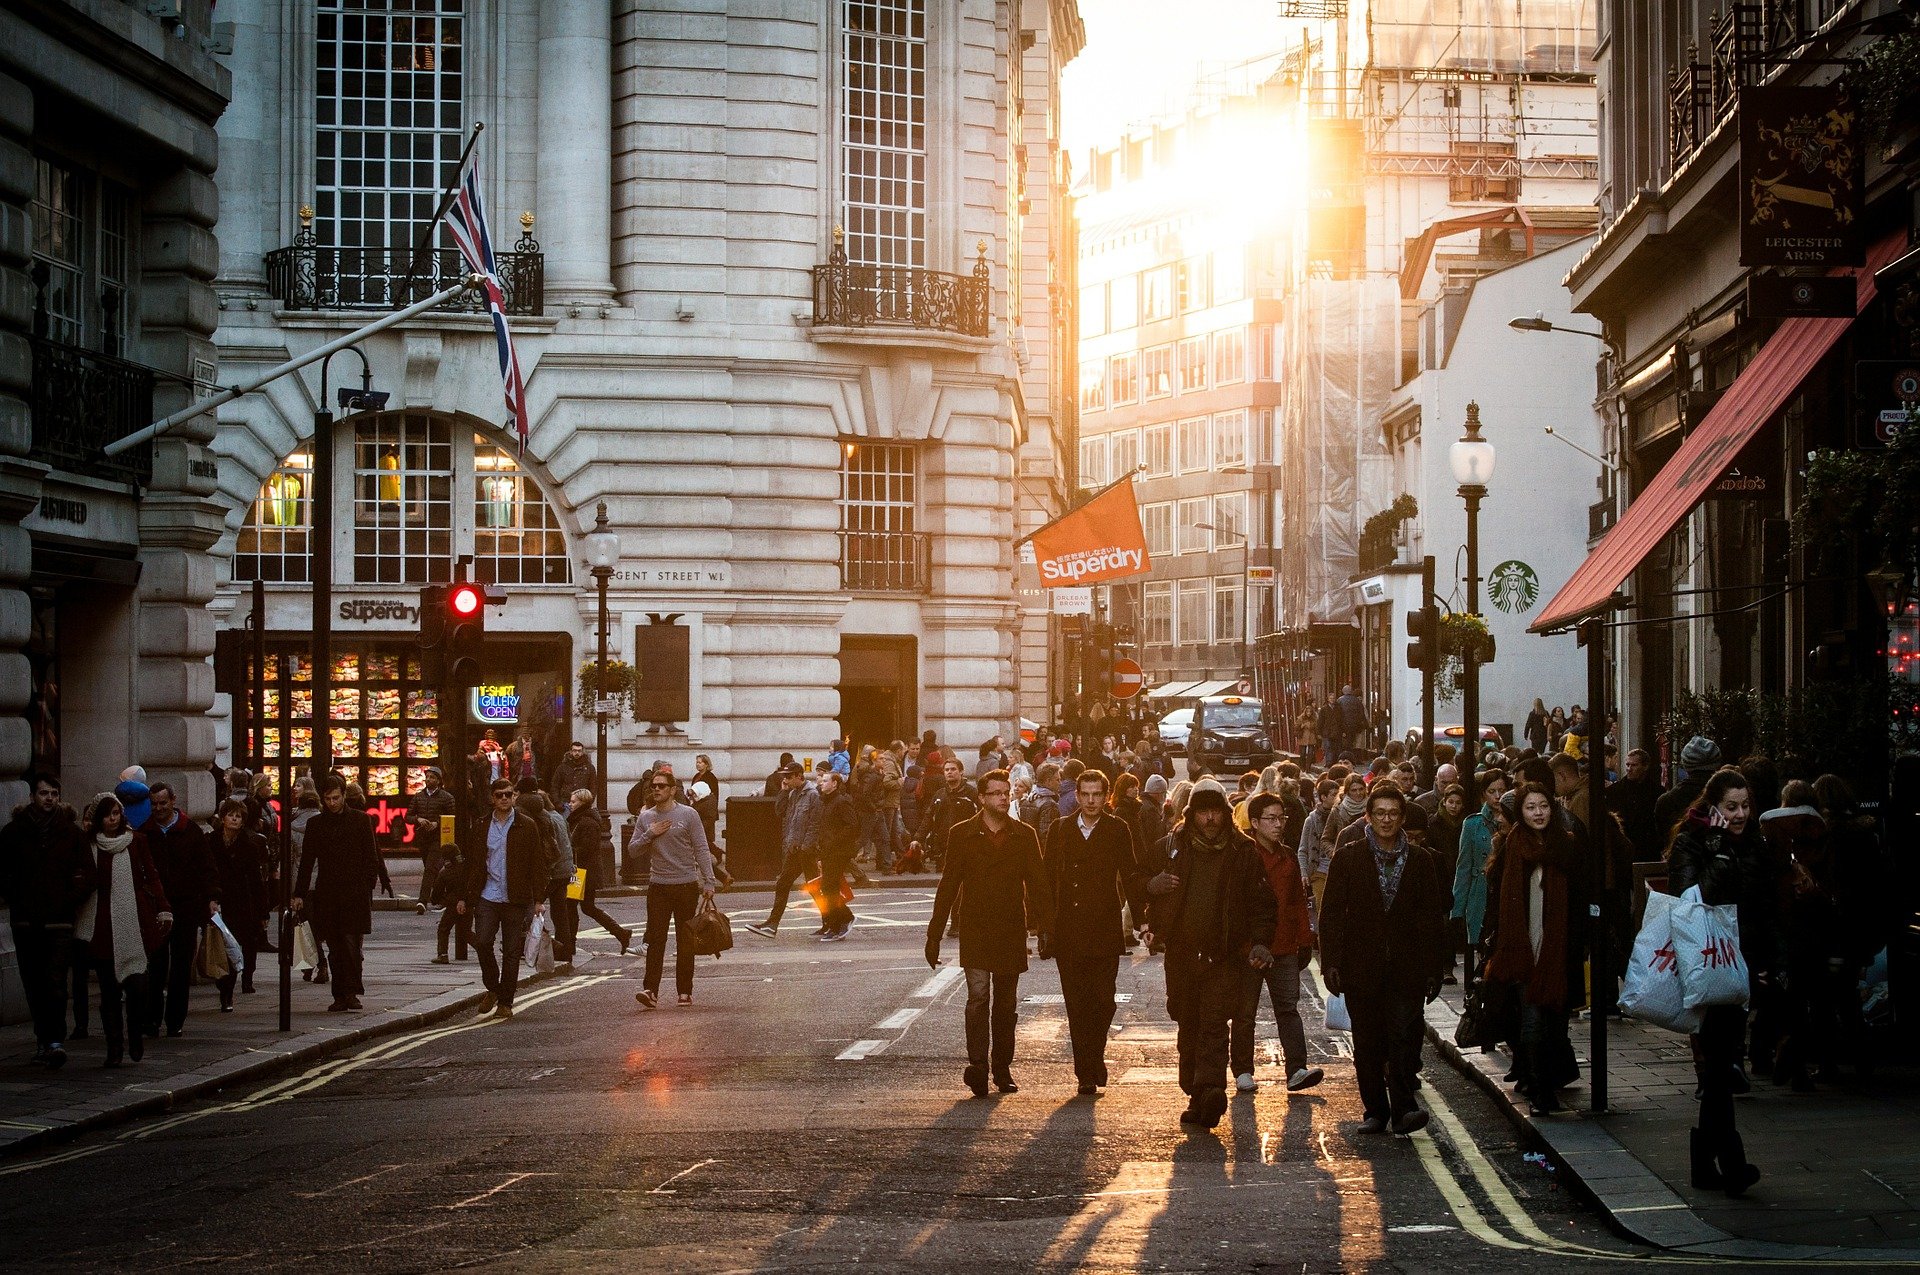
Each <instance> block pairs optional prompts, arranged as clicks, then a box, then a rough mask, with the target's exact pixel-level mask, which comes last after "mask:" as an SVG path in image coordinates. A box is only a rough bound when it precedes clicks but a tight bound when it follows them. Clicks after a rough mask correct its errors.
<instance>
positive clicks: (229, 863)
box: [207, 797, 267, 1014]
mask: <svg viewBox="0 0 1920 1275" xmlns="http://www.w3.org/2000/svg"><path fill="white" fill-rule="evenodd" d="M250 819H251V812H250V811H249V810H248V807H247V803H246V802H245V801H243V800H241V799H240V798H238V797H229V798H227V799H226V800H225V801H223V802H221V803H220V810H219V813H218V814H217V815H216V816H215V818H214V826H213V864H214V868H215V870H216V871H217V873H218V874H219V877H220V905H219V906H220V917H221V919H222V920H224V921H225V922H226V929H227V931H229V932H230V933H232V935H233V936H234V938H236V939H238V940H239V941H240V961H239V963H238V964H239V967H240V968H238V969H229V970H228V971H227V972H226V973H225V974H224V975H222V976H221V977H220V978H219V979H217V980H215V982H214V986H215V987H216V988H218V989H219V991H220V1012H221V1013H223V1014H231V1013H232V1012H233V985H234V982H235V977H236V975H237V976H238V981H239V983H240V990H241V991H242V992H252V991H253V971H254V967H255V964H256V962H257V961H258V959H259V956H260V936H261V935H262V934H263V933H265V931H266V923H267V896H266V887H265V885H264V884H263V882H264V880H265V877H266V867H267V841H266V838H265V837H263V836H261V835H260V834H259V833H257V832H254V831H252V830H251V829H250V828H249V826H248V825H249V822H250ZM207 928H208V930H209V931H213V930H214V929H215V928H216V927H213V926H208V927H207Z"/></svg>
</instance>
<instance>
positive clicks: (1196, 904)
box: [1147, 786, 1280, 1129]
mask: <svg viewBox="0 0 1920 1275" xmlns="http://www.w3.org/2000/svg"><path fill="white" fill-rule="evenodd" d="M1167 841H1168V849H1169V851H1170V854H1169V856H1168V859H1167V866H1166V868H1165V869H1164V870H1163V871H1161V872H1159V873H1157V874H1156V875H1155V876H1154V877H1153V879H1152V880H1151V881H1149V882H1147V893H1148V894H1150V895H1152V896H1153V899H1152V903H1151V905H1150V906H1151V909H1152V912H1151V915H1152V917H1153V934H1154V936H1155V937H1157V938H1159V939H1161V940H1162V941H1164V942H1165V943H1166V946H1167V956H1166V968H1167V1013H1168V1014H1170V1015H1171V1016H1172V1017H1173V1021H1174V1022H1175V1023H1177V1024H1179V1028H1180V1030H1179V1035H1178V1037H1177V1040H1176V1044H1177V1047H1178V1048H1179V1051H1180V1088H1181V1090H1182V1091H1184V1092H1185V1093H1186V1095H1187V1109H1186V1110H1185V1111H1183V1112H1181V1113H1180V1123H1182V1124H1192V1125H1199V1126H1201V1127H1202V1128H1206V1129H1211V1128H1213V1127H1214V1126H1215V1125H1217V1124H1219V1123H1220V1117H1221V1116H1222V1115H1224V1114H1226V1110H1227V1064H1228V1061H1229V1058H1228V1053H1229V1046H1230V1044H1231V1040H1230V1034H1229V1029H1228V1023H1229V1022H1230V1021H1231V1020H1232V1018H1233V1014H1234V1010H1235V1008H1236V1007H1237V1006H1238V1004H1239V1000H1240V986H1241V983H1242V982H1243V979H1242V977H1241V971H1242V970H1244V969H1248V968H1252V969H1257V970H1263V969H1265V968H1267V966H1269V965H1271V964H1273V953H1272V952H1271V951H1269V950H1268V949H1267V946H1266V944H1267V942H1268V940H1270V939H1271V938H1272V937H1273V932H1274V927H1275V926H1276V925H1278V924H1279V918H1280V905H1279V903H1278V902H1277V901H1276V900H1275V899H1274V896H1273V888H1272V887H1271V886H1270V885H1268V883H1267V872H1266V867H1265V865H1264V864H1263V863H1262V862H1261V860H1260V852H1259V850H1258V849H1256V848H1255V846H1254V844H1253V842H1252V840H1250V839H1249V838H1247V837H1245V836H1243V835H1241V833H1240V831H1239V830H1238V829H1237V828H1235V827H1234V826H1233V818H1232V810H1231V807H1229V806H1228V804H1227V795H1226V793H1224V792H1222V791H1221V790H1220V789H1219V788H1218V787H1212V786H1210V787H1206V788H1201V789H1199V790H1197V791H1196V792H1195V793H1194V794H1193V797H1192V799H1191V800H1190V801H1188V803H1187V813H1186V818H1185V819H1183V820H1182V821H1181V823H1180V826H1179V827H1178V828H1176V829H1175V830H1174V832H1173V835H1171V836H1170V837H1168V838H1167Z"/></svg>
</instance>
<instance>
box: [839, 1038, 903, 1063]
mask: <svg viewBox="0 0 1920 1275" xmlns="http://www.w3.org/2000/svg"><path fill="white" fill-rule="evenodd" d="M892 1043H893V1042H892V1041H889V1040H856V1041H854V1042H853V1043H852V1044H851V1045H848V1046H847V1047H846V1048H845V1049H843V1050H841V1051H840V1052H839V1053H837V1054H835V1055H834V1061H835V1062H859V1061H860V1060H861V1059H862V1058H871V1057H873V1056H874V1055H875V1054H877V1053H879V1052H881V1051H882V1050H884V1049H885V1048H886V1047H887V1046H888V1045H890V1044H892Z"/></svg>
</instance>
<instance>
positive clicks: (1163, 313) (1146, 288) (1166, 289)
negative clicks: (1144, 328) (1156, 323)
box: [1140, 266, 1173, 323]
mask: <svg viewBox="0 0 1920 1275" xmlns="http://www.w3.org/2000/svg"><path fill="white" fill-rule="evenodd" d="M1172 317H1173V267H1172V266H1155V267H1154V268H1153V269H1151V270H1149V271H1147V272H1145V273H1144V274H1142V275H1141V276H1140V319H1141V321H1142V322H1143V323H1150V322H1152V321H1153V320H1155V319H1170V318H1172Z"/></svg>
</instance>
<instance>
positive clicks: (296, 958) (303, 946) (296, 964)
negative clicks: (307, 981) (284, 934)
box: [293, 921, 320, 970]
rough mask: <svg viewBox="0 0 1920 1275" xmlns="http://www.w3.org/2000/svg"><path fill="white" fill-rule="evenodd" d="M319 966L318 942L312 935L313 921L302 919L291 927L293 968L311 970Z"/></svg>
mask: <svg viewBox="0 0 1920 1275" xmlns="http://www.w3.org/2000/svg"><path fill="white" fill-rule="evenodd" d="M319 967H320V944H319V942H318V941H317V940H315V938H314V937H313V923H312V922H310V921H302V922H300V924H298V925H296V926H294V927H293V968H294V969H296V970H311V969H318V968H319Z"/></svg>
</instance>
